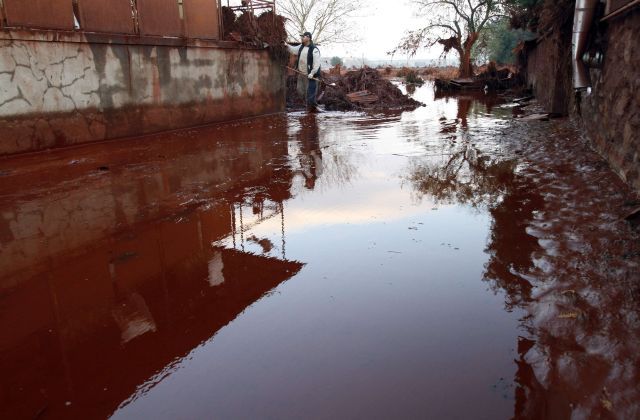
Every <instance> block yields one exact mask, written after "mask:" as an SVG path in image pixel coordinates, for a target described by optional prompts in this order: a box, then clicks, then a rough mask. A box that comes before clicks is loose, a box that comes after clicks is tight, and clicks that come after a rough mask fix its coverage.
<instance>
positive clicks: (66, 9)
mask: <svg viewBox="0 0 640 420" xmlns="http://www.w3.org/2000/svg"><path fill="white" fill-rule="evenodd" d="M4 11H5V14H6V19H7V25H8V26H26V27H29V28H47V29H68V30H72V29H73V6H72V4H71V0H4Z"/></svg>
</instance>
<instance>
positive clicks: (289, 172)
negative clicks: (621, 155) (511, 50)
mask: <svg viewBox="0 0 640 420" xmlns="http://www.w3.org/2000/svg"><path fill="white" fill-rule="evenodd" d="M414 97H415V98H416V99H418V100H420V101H422V102H424V103H425V104H426V106H425V107H422V108H419V109H417V110H416V111H412V112H405V113H403V114H384V115H375V116H371V115H366V114H361V113H338V112H326V113H321V114H318V115H314V114H306V113H304V112H293V113H289V114H287V115H276V116H270V117H264V118H257V119H253V120H247V121H240V122H235V123H231V124H224V125H217V126H209V127H202V128H194V129H189V130H181V131H176V132H172V133H165V134H161V135H154V136H147V137H143V138H139V139H131V140H127V141H120V142H107V143H101V144H93V145H89V146H83V147H77V148H75V149H66V150H60V151H52V152H48V153H41V154H32V155H24V156H21V157H16V158H12V159H4V160H0V207H1V214H2V219H0V221H1V223H0V371H1V372H2V381H1V385H0V386H1V388H0V418H7V419H8V418H107V417H113V418H116V419H138V418H154V419H173V418H182V419H202V418H215V419H239V418H348V419H352V418H353V419H355V418H367V419H370V418H380V419H383V418H384V419H386V418H433V419H437V418H451V419H454V418H455V419H466V418H474V419H507V418H514V417H515V418H620V419H622V418H638V416H640V386H639V384H640V370H639V367H640V360H639V359H640V356H639V355H638V348H640V317H639V314H640V305H638V302H639V300H638V299H639V297H640V269H639V264H640V241H639V234H638V232H637V231H634V230H633V229H632V227H631V226H629V224H628V223H627V222H626V221H625V220H624V217H625V215H626V214H628V212H629V211H631V210H632V209H633V208H635V207H638V204H639V203H638V202H637V201H636V200H637V198H636V197H635V196H634V195H633V194H632V192H631V191H630V190H629V189H628V188H627V187H626V186H625V185H624V184H623V183H622V181H621V180H619V179H618V178H617V177H616V175H615V174H614V173H613V172H611V171H610V170H609V168H608V166H607V165H606V163H605V162H604V161H603V160H602V159H601V158H600V157H599V156H598V155H597V154H595V153H594V152H592V151H590V150H589V149H588V148H587V146H586V145H585V143H584V142H583V140H582V139H581V138H580V136H579V135H578V134H577V131H576V130H575V129H574V128H573V127H572V125H571V123H570V122H569V121H568V120H565V119H559V120H551V121H521V120H517V119H514V115H516V114H518V113H520V112H522V110H521V109H519V108H513V107H512V106H511V105H510V104H507V103H505V101H504V100H503V99H501V98H499V97H495V96H485V95H481V96H477V97H474V96H458V97H434V92H433V88H432V86H430V85H426V86H424V87H422V88H419V89H418V90H417V91H416V92H415V95H414Z"/></svg>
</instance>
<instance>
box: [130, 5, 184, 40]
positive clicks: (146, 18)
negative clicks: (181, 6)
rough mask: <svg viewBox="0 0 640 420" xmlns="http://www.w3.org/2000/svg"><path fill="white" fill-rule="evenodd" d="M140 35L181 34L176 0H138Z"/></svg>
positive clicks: (180, 20) (180, 22) (180, 21)
mask: <svg viewBox="0 0 640 420" xmlns="http://www.w3.org/2000/svg"><path fill="white" fill-rule="evenodd" d="M137 3H138V27H139V29H140V35H156V36H176V37H178V36H182V19H180V12H179V10H178V1H177V0H138V1H137Z"/></svg>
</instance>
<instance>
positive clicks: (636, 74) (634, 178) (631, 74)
mask: <svg viewBox="0 0 640 420" xmlns="http://www.w3.org/2000/svg"><path fill="white" fill-rule="evenodd" d="M639 32H640V8H636V9H635V11H634V12H632V13H630V14H627V15H625V16H623V17H621V18H618V19H616V20H614V21H612V22H610V24H609V26H608V29H607V31H606V34H605V37H606V50H605V60H604V65H603V67H602V69H601V70H591V81H592V83H593V88H592V93H591V95H585V94H583V95H582V98H581V103H580V105H581V113H580V114H579V115H577V116H576V117H577V118H578V119H579V120H580V121H581V123H582V124H583V126H584V128H585V130H586V132H587V133H588V136H589V139H590V140H591V142H592V144H593V146H594V147H595V148H596V150H598V152H600V153H601V154H602V155H603V156H605V157H606V158H607V160H608V161H609V163H610V164H611V167H612V168H613V169H614V170H615V171H616V172H617V173H618V174H619V175H620V176H621V177H622V178H623V179H624V180H625V181H626V182H627V183H628V184H630V185H631V186H632V187H633V188H635V189H636V190H637V191H640V134H639V133H640V50H639V49H638V47H639V46H640V35H639V34H638V33H639Z"/></svg>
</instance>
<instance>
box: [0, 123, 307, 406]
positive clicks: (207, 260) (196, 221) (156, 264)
mask: <svg viewBox="0 0 640 420" xmlns="http://www.w3.org/2000/svg"><path fill="white" fill-rule="evenodd" d="M286 130H287V121H286V119H283V118H282V117H274V118H270V119H258V120H256V121H253V122H251V123H249V124H244V125H240V126H237V127H234V129H232V130H229V129H228V127H227V129H226V130H225V129H224V128H223V127H211V128H208V129H200V130H194V131H191V132H187V133H184V132H182V133H179V134H178V135H176V136H175V137H174V136H173V135H171V134H167V135H161V136H153V137H150V138H147V139H140V140H137V141H136V142H125V143H123V144H120V145H115V144H114V145H111V146H110V147H106V146H92V147H90V148H86V149H82V150H77V151H74V152H73V154H72V156H73V159H70V158H69V157H68V156H67V154H68V153H71V152H64V151H62V152H59V153H58V155H57V158H56V159H50V160H48V161H45V162H44V163H38V162H34V161H33V160H34V159H35V158H31V157H25V158H19V159H18V160H17V162H14V163H15V164H16V168H19V169H16V170H14V171H13V172H12V176H11V177H10V181H11V182H10V183H5V184H3V195H2V200H0V206H1V207H2V212H3V214H4V215H5V217H4V218H3V219H2V221H1V223H2V230H3V232H5V234H4V237H3V242H2V248H3V251H2V256H1V257H0V268H1V271H0V273H1V277H0V286H1V287H0V290H1V292H2V293H1V294H0V371H2V376H3V379H2V384H1V385H0V386H1V388H0V407H1V408H0V417H2V418H34V417H41V416H44V417H54V418H55V417H65V418H70V417H77V418H104V417H107V416H108V415H109V414H111V413H112V412H113V411H114V410H115V409H116V408H117V407H118V406H119V405H120V404H121V403H122V402H123V401H125V400H126V399H127V398H129V397H131V396H132V395H133V396H134V397H132V398H135V393H136V389H137V387H138V386H139V385H141V384H143V383H147V386H148V384H149V380H150V378H153V377H154V375H158V374H159V372H163V371H165V370H166V369H170V366H171V365H172V364H173V363H175V361H176V360H178V359H180V358H183V357H185V356H187V355H188V353H189V352H190V351H191V350H192V349H193V348H195V347H197V346H198V345H200V344H201V343H203V342H204V341H206V340H210V339H211V337H213V336H214V335H215V334H216V332H217V331H218V330H220V329H221V328H222V327H224V326H225V325H227V324H229V323H230V322H231V321H232V320H233V319H234V318H236V317H237V316H238V315H239V314H240V313H242V312H243V311H244V310H245V309H246V308H247V307H248V306H250V305H252V304H253V303H254V302H256V301H257V300H259V299H260V298H261V297H263V296H264V295H265V294H266V293H268V292H269V291H270V290H272V289H273V288H274V287H276V286H278V285H279V284H281V283H282V282H284V281H286V280H287V279H290V278H291V277H293V276H294V275H295V274H296V273H297V272H298V271H300V269H301V268H302V264H301V263H299V262H295V261H289V260H287V259H286V257H285V249H284V244H285V226H284V215H283V208H284V204H283V202H284V201H286V200H288V199H290V198H291V197H292V195H291V186H292V180H293V177H294V174H293V173H292V171H291V170H290V169H289V164H288V152H287V134H286ZM185 135H186V137H187V138H188V141H185V140H186V139H185V138H184V136H185ZM38 158H41V157H40V156H39V157H38ZM61 162H62V163H61ZM65 162H73V163H71V164H65ZM103 162H106V165H108V166H107V167H108V171H103V172H104V173H102V172H98V171H96V170H95V168H96V166H97V165H98V163H100V164H104V163H103ZM51 168H55V169H56V170H55V171H51ZM46 172H50V174H49V176H48V177H46V176H41V174H43V173H46ZM11 183H13V185H11ZM20 185H22V186H23V188H17V186H20ZM243 213H244V214H247V213H248V215H249V216H248V217H243V216H242V215H243ZM273 217H277V218H282V232H281V234H282V247H281V249H278V251H279V252H278V253H277V254H275V255H274V253H273V252H272V251H273V250H274V248H275V246H274V245H273V244H270V243H269V242H268V241H265V240H261V239H258V238H255V237H249V238H246V237H245V235H244V232H246V231H247V230H249V229H250V227H251V226H252V225H255V224H259V223H261V222H263V221H264V220H267V219H268V218H273ZM226 237H233V239H234V240H233V243H234V247H236V248H237V249H226V248H220V247H217V246H213V245H212V244H215V243H216V242H217V241H219V240H221V239H223V238H226ZM253 240H255V241H256V242H257V243H260V244H261V245H263V248H264V253H263V254H264V255H263V256H258V255H253V254H250V253H246V252H243V251H242V249H243V248H244V244H245V241H253ZM280 251H281V252H280ZM151 382H153V380H152V381H151Z"/></svg>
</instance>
